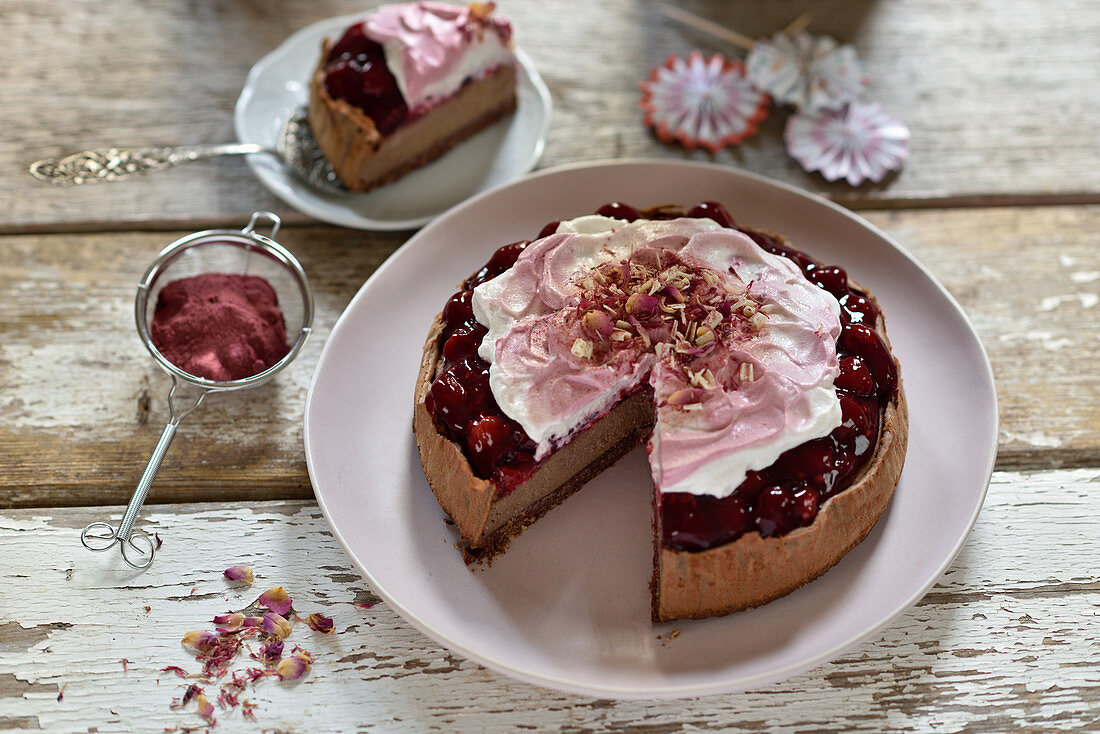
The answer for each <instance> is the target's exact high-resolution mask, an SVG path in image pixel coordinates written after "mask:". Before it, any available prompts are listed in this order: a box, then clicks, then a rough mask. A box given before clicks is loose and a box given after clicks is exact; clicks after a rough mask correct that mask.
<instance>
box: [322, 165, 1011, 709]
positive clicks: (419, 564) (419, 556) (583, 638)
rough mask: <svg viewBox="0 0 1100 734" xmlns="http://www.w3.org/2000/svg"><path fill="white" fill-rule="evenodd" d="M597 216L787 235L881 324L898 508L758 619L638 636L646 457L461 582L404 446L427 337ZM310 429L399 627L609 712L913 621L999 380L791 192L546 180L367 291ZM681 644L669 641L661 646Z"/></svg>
mask: <svg viewBox="0 0 1100 734" xmlns="http://www.w3.org/2000/svg"><path fill="white" fill-rule="evenodd" d="M609 199H618V200H621V201H624V202H626V203H629V204H633V205H634V206H638V207H646V206H653V205H657V204H665V203H670V202H675V203H682V204H685V205H691V204H693V203H695V202H697V201H700V200H717V201H721V202H723V203H725V204H726V205H727V207H728V208H729V209H730V211H731V212H732V213H733V215H734V216H735V217H737V218H738V219H741V220H743V221H744V222H745V223H746V224H751V225H753V226H757V227H763V228H767V229H774V230H777V231H780V232H784V233H785V234H787V235H788V236H789V237H790V238H791V239H792V240H793V241H794V243H795V244H796V245H797V246H798V247H800V248H802V249H804V250H806V251H807V252H809V253H812V254H813V255H815V256H817V257H819V258H821V259H823V260H825V261H826V262H830V263H837V264H840V265H842V266H844V267H845V268H847V270H848V272H849V274H850V275H851V276H852V277H853V278H854V279H856V280H858V281H859V282H860V283H862V284H864V285H866V286H867V287H869V288H870V289H871V290H872V291H873V292H874V293H875V294H876V295H877V296H878V298H879V301H880V303H881V305H882V307H883V310H884V312H885V313H886V315H887V320H888V323H889V328H890V338H891V340H892V342H893V345H894V348H895V351H896V353H897V355H898V358H899V359H900V361H901V365H902V374H903V377H904V380H905V390H906V394H907V396H908V400H909V408H910V421H911V422H910V444H909V454H908V460H907V462H906V467H905V471H904V473H903V475H902V478H901V483H900V485H899V486H898V490H897V493H896V494H895V496H894V499H893V501H892V503H891V505H890V507H889V508H888V510H887V511H886V513H885V514H884V515H883V517H882V519H881V520H880V521H879V523H878V525H877V526H876V527H875V529H874V531H872V533H871V535H870V536H869V537H868V539H867V540H866V541H865V542H864V543H862V544H861V545H860V546H858V547H857V548H856V549H855V550H854V551H853V552H851V553H850V554H848V556H846V557H845V558H844V559H843V560H842V561H841V562H840V563H839V564H838V565H837V566H836V567H835V568H833V569H832V570H831V571H829V572H828V573H826V574H825V575H824V576H823V577H821V578H820V579H818V580H817V581H814V582H812V583H810V584H808V585H807V586H805V587H803V588H802V589H800V590H798V591H796V592H794V593H793V594H791V595H790V596H787V597H785V598H783V599H780V600H778V601H776V602H773V603H771V604H768V605H767V606H764V607H762V608H759V609H755V610H752V611H748V612H742V613H739V614H734V615H732V616H729V617H724V618H720V619H710V620H703V621H695V622H679V623H675V624H664V625H653V624H651V623H650V620H649V579H650V573H651V563H652V557H653V548H652V542H653V540H652V537H651V530H650V513H651V497H650V495H651V492H652V484H651V481H650V479H649V471H648V468H647V466H646V462H645V454H644V451H642V450H637V451H635V452H634V453H632V454H630V455H629V456H627V457H626V458H625V459H624V460H623V461H621V462H620V463H619V464H618V465H616V466H615V467H613V468H612V469H611V470H609V471H607V472H605V473H604V474H603V475H601V476H600V477H598V478H597V479H596V480H595V481H593V482H591V483H590V484H589V485H588V486H587V487H585V488H584V489H583V490H582V491H581V492H579V493H578V494H577V495H575V496H574V497H572V498H570V499H569V500H568V501H567V502H565V503H564V504H563V505H562V506H561V507H559V508H557V509H555V510H553V511H552V512H551V513H550V514H549V515H547V516H546V517H545V518H543V519H542V520H540V521H539V522H538V523H536V524H535V525H534V526H533V527H532V528H530V529H529V530H528V531H527V532H526V533H524V534H523V535H522V536H521V537H520V538H518V539H517V540H516V541H515V542H514V543H513V544H512V547H511V548H510V549H509V550H508V552H507V553H506V554H505V555H504V556H503V557H502V558H500V559H498V560H497V561H496V562H494V563H493V565H492V566H491V567H489V568H484V569H477V570H474V571H470V570H468V569H467V568H466V567H465V566H464V565H463V563H462V560H461V558H460V557H459V554H458V552H457V551H456V550H455V548H454V543H455V541H456V539H457V538H456V534H455V532H454V530H453V528H452V527H450V526H449V525H447V524H445V523H444V518H443V513H442V511H441V510H440V509H439V506H438V505H437V504H436V502H435V499H434V498H433V496H432V494H431V491H430V490H429V489H428V485H427V482H426V481H425V480H424V475H423V473H422V471H421V468H420V461H419V458H418V457H417V452H416V444H415V442H414V440H413V435H412V430H411V428H410V426H411V424H412V400H413V386H414V384H415V380H416V373H417V369H418V365H419V361H420V354H421V347H422V344H423V340H424V337H425V335H426V334H427V331H428V326H429V324H430V323H431V320H432V317H433V316H434V315H435V313H436V312H437V311H439V309H440V308H441V307H442V306H443V303H444V301H446V299H447V297H448V296H449V295H450V294H451V293H452V292H454V288H455V284H456V283H458V282H459V281H461V280H462V279H463V278H464V277H466V276H467V275H468V274H469V273H471V272H472V271H474V270H475V269H476V268H478V267H479V266H481V265H482V264H483V263H484V262H485V261H486V260H487V259H488V257H489V255H491V254H492V252H493V250H494V249H496V247H497V246H499V245H502V244H505V243H508V242H512V241H515V240H518V239H523V238H528V237H532V236H534V235H535V234H536V233H537V232H538V231H539V229H541V228H542V226H543V225H544V224H545V223H546V222H549V221H553V220H556V219H561V218H565V217H572V216H576V215H580V214H585V213H590V212H592V211H594V210H595V209H596V208H598V207H599V206H601V205H602V204H604V203H606V202H607V201H608V200H609ZM944 365H950V366H951V368H950V369H949V370H945V369H943V367H944ZM305 413H306V415H305V445H306V460H307V462H308V465H309V473H310V477H311V479H312V480H313V487H314V490H315V492H316V494H317V500H318V502H319V503H320V505H321V509H322V511H323V512H324V514H325V517H326V518H327V520H328V522H329V525H330V526H331V527H332V531H333V534H334V535H335V536H336V539H337V540H338V541H339V542H340V544H341V545H342V546H343V548H344V550H345V551H346V552H347V554H348V557H349V558H350V559H351V560H352V562H353V563H354V564H355V566H356V568H358V569H359V571H360V572H361V573H362V574H363V576H364V577H365V578H366V579H367V581H368V582H369V583H370V585H371V586H372V587H373V589H374V590H375V591H376V592H378V594H379V595H381V596H382V597H383V598H385V599H386V601H387V602H388V603H389V604H390V606H391V607H392V608H393V609H394V610H395V611H397V612H398V614H400V615H401V616H403V617H404V618H405V619H406V620H408V622H409V623H410V624H412V625H413V626H415V627H416V628H418V629H420V630H421V631H422V632H424V633H425V634H427V635H428V636H429V637H431V638H432V639H434V640H435V641H437V642H438V643H439V644H441V645H443V646H445V647H447V648H450V649H452V650H455V651H457V652H459V653H461V654H463V655H465V656H467V657H469V658H471V659H473V660H476V661H477V662H479V663H482V664H484V665H486V666H488V667H490V668H493V669H495V670H498V671H500V672H502V673H505V674H507V675H510V676H513V677H515V678H519V679H521V680H524V681H528V682H531V683H536V684H539V685H543V686H548V687H551V688H557V689H561V690H565V691H570V692H574V693H581V694H586V695H591V696H598V697H602V698H671V697H688V696H700V695H707V694H716V693H725V692H729V691H735V690H739V689H744V688H749V687H755V686H761V685H763V684H766V683H770V682H774V681H778V680H781V679H783V678H787V677H788V676H791V675H794V674H796V673H800V672H803V671H805V670H808V669H810V668H812V667H814V666H815V665H818V664H820V663H823V662H826V661H828V660H830V659H832V658H835V657H837V656H838V655H840V654H842V653H843V652H845V651H846V650H850V649H851V648H852V647H854V646H855V645H857V644H858V643H860V642H861V641H863V640H866V639H867V638H869V637H872V636H873V635H875V634H876V633H878V631H879V630H881V629H882V628H883V627H885V626H886V625H888V624H889V623H890V622H891V621H892V620H893V619H895V618H896V617H897V616H898V615H900V614H902V613H903V612H904V611H905V610H906V609H908V608H909V607H910V606H912V605H913V604H914V603H916V601H917V600H918V599H920V598H921V597H922V596H923V595H924V593H925V592H926V591H928V589H929V588H930V587H931V586H932V585H933V584H934V583H935V582H936V580H937V579H939V577H940V576H941V575H942V574H943V572H944V571H945V570H946V569H947V567H948V565H949V564H950V563H951V561H952V560H953V559H954V558H955V556H956V554H958V552H959V550H960V549H961V548H962V545H963V543H964V541H965V540H966V537H967V535H968V533H969V532H970V529H971V527H973V524H974V521H975V520H976V519H977V515H978V511H979V510H980V508H981V505H982V500H983V498H984V497H985V491H986V486H987V484H988V482H989V477H990V474H991V472H992V468H993V459H994V456H995V453H996V446H997V406H996V396H995V393H994V389H993V376H992V372H991V370H990V367H989V362H988V360H987V358H986V356H985V353H984V352H983V350H982V347H981V344H980V343H979V341H978V338H977V336H976V335H975V334H974V330H973V329H972V328H971V326H970V324H969V322H968V321H967V319H966V316H965V315H964V314H963V312H962V311H961V310H960V308H959V306H958V304H956V303H955V301H954V300H953V299H952V298H951V296H950V295H948V293H947V292H946V291H945V290H944V289H943V287H942V286H941V285H940V284H939V283H937V282H936V280H935V279H934V278H933V277H932V276H931V275H930V274H929V273H928V271H926V270H925V269H924V268H923V267H922V266H921V265H920V264H919V263H918V262H916V261H915V260H914V259H913V258H912V257H911V256H910V255H909V254H908V253H906V252H905V251H904V250H903V249H902V248H901V247H900V246H899V245H897V244H895V243H894V242H893V241H891V240H890V239H889V238H888V237H886V235H884V234H883V233H882V232H880V231H879V230H877V229H875V228H874V227H872V226H871V225H869V224H868V223H866V222H864V221H863V220H862V219H860V218H858V217H856V216H855V215H853V214H851V213H849V212H847V211H845V210H844V209H841V208H840V207H838V206H835V205H833V204H830V203H828V202H826V201H824V200H823V199H820V198H817V197H814V196H810V195H807V194H805V193H803V192H801V191H798V190H796V189H794V188H792V187H789V186H786V185H783V184H780V183H776V182H773V181H770V180H767V179H765V178H761V177H759V176H754V175H751V174H747V173H743V172H740V171H737V170H734V169H731V168H727V167H722V166H716V165H709V164H699V163H683V162H673V161H617V162H604V163H592V164H585V165H580V166H573V167H566V168H559V169H554V170H549V171H544V172H541V173H538V174H535V175H532V176H529V177H527V178H524V179H521V180H519V181H516V182H513V183H510V184H507V185H505V186H502V187H499V188H496V189H493V190H491V191H488V192H486V193H484V194H481V195H479V196H477V197H475V198H473V199H471V200H469V201H467V202H465V203H463V204H460V205H459V206H457V207H455V208H453V209H451V210H450V211H448V212H446V213H445V214H443V215H442V216H440V217H439V218H438V219H436V220H435V221H434V222H432V223H431V224H430V225H428V226H427V227H425V228H424V229H423V230H421V231H420V232H419V233H418V234H416V235H415V236H414V237H412V239H410V240H409V241H408V242H407V243H406V244H405V245H403V246H402V247H401V248H400V249H399V250H398V251H397V252H396V253H395V254H394V255H393V256H392V257H390V259H389V260H388V261H386V262H385V263H384V264H383V265H382V267H380V268H379V269H378V271H377V272H376V273H375V274H374V275H373V276H371V278H370V280H368V281H367V283H366V284H365V285H364V286H363V288H362V289H361V290H360V291H359V293H358V295H356V297H355V298H354V299H353V300H352V302H351V304H350V305H349V306H348V308H347V310H346V311H345V312H344V314H343V316H341V318H340V320H339V322H338V323H337V324H336V326H335V328H334V329H333V332H332V336H331V337H330V338H329V340H328V343H327V344H326V345H325V348H324V351H323V352H322V355H321V358H320V362H319V364H318V365H317V371H316V373H315V374H314V376H313V382H312V384H311V385H310V390H309V396H308V398H307V402H306V411H305ZM674 629H676V630H679V631H680V634H679V636H677V637H675V638H674V639H667V637H668V635H669V633H670V632H672V631H673V630H674Z"/></svg>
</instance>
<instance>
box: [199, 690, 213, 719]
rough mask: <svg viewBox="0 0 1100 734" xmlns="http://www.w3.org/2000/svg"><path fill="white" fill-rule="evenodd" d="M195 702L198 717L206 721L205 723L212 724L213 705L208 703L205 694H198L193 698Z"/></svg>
mask: <svg viewBox="0 0 1100 734" xmlns="http://www.w3.org/2000/svg"><path fill="white" fill-rule="evenodd" d="M195 701H196V702H197V703H198V706H199V716H201V717H202V718H204V719H206V723H208V724H213V723H214V704H212V703H210V701H209V700H207V698H206V694H204V693H200V694H199V695H197V696H195Z"/></svg>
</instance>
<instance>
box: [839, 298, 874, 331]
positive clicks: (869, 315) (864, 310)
mask: <svg viewBox="0 0 1100 734" xmlns="http://www.w3.org/2000/svg"><path fill="white" fill-rule="evenodd" d="M878 313H879V311H878V304H876V303H875V302H874V301H873V300H871V299H870V298H867V297H866V296H861V295H860V294H858V293H856V292H855V291H849V292H848V294H847V295H845V296H844V297H843V298H841V299H840V317H841V319H843V320H844V323H846V324H866V325H867V326H870V327H872V328H874V326H875V322H876V321H877V320H878Z"/></svg>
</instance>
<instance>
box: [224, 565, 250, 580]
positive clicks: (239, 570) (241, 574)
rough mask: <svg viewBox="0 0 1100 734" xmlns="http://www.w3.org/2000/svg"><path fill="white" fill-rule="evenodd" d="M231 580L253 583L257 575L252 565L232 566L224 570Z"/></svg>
mask: <svg viewBox="0 0 1100 734" xmlns="http://www.w3.org/2000/svg"><path fill="white" fill-rule="evenodd" d="M222 573H223V574H224V575H225V577H226V578H227V579H229V580H230V581H244V582H245V583H248V584H251V583H252V581H253V580H254V578H255V576H254V575H253V573H252V567H251V566H230V567H229V568H227V569H225V571H223V572H222Z"/></svg>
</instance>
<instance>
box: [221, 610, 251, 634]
mask: <svg viewBox="0 0 1100 734" xmlns="http://www.w3.org/2000/svg"><path fill="white" fill-rule="evenodd" d="M214 624H218V625H222V626H221V627H218V632H219V633H220V634H223V635H224V634H225V633H226V632H236V631H237V630H239V629H240V628H241V627H242V626H243V625H244V615H243V614H241V613H240V612H233V613H231V614H219V615H217V616H215V617H214Z"/></svg>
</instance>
